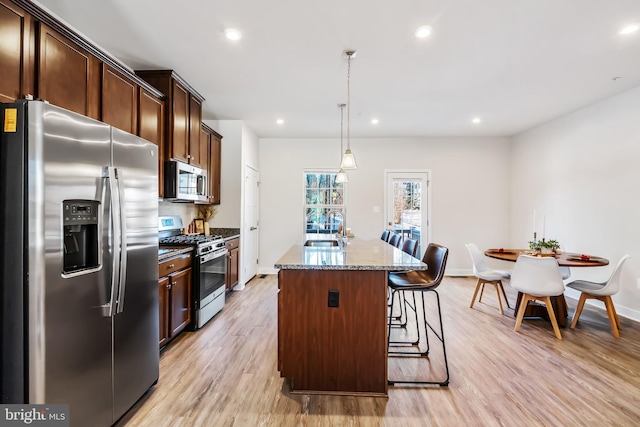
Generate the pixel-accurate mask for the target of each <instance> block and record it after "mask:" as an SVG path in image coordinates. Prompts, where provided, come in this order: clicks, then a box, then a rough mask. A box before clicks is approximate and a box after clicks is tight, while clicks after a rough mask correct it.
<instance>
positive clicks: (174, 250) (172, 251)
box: [158, 246, 193, 261]
mask: <svg viewBox="0 0 640 427" xmlns="http://www.w3.org/2000/svg"><path fill="white" fill-rule="evenodd" d="M165 250H168V251H169V252H166V253H162V254H161V253H158V261H164V260H165V259H168V258H171V257H173V256H176V255H180V254H186V253H189V252H192V251H193V247H191V246H187V247H185V246H160V250H159V252H160V251H165Z"/></svg>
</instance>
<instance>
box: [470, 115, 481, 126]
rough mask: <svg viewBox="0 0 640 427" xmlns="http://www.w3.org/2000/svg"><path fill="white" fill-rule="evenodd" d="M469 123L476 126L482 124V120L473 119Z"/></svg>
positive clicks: (478, 118)
mask: <svg viewBox="0 0 640 427" xmlns="http://www.w3.org/2000/svg"><path fill="white" fill-rule="evenodd" d="M471 123H473V124H475V125H477V124H478V123H482V119H481V118H480V117H474V118H473V119H471Z"/></svg>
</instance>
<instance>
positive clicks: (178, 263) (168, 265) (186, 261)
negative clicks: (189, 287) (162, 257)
mask: <svg viewBox="0 0 640 427" xmlns="http://www.w3.org/2000/svg"><path fill="white" fill-rule="evenodd" d="M187 267H191V254H182V255H180V256H177V257H174V258H170V259H168V260H166V261H162V262H161V263H160V266H159V269H158V277H163V276H167V275H169V274H171V273H173V272H174V271H180V270H182V269H185V268H187Z"/></svg>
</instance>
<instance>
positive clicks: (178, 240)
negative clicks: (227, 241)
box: [160, 234, 223, 246]
mask: <svg viewBox="0 0 640 427" xmlns="http://www.w3.org/2000/svg"><path fill="white" fill-rule="evenodd" d="M219 240H223V239H222V236H205V235H204V234H193V235H182V234H181V235H178V236H169V237H163V238H161V239H160V244H161V245H179V246H183V245H187V246H190V245H199V244H201V243H209V242H216V241H219Z"/></svg>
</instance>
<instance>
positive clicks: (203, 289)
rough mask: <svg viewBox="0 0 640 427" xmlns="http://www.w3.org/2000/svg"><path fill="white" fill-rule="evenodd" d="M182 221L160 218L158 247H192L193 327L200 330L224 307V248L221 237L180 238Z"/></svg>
mask: <svg viewBox="0 0 640 427" xmlns="http://www.w3.org/2000/svg"><path fill="white" fill-rule="evenodd" d="M183 228H184V227H183V224H182V218H180V217H179V216H161V217H160V218H159V223H158V229H159V233H158V235H159V237H160V246H161V247H162V246H193V247H195V254H196V255H195V258H194V262H193V292H192V295H193V302H192V308H193V311H194V313H195V316H194V322H193V327H194V328H195V329H199V328H201V327H203V326H204V325H205V324H206V323H207V322H208V321H209V320H211V318H212V317H213V316H215V315H216V314H217V313H218V312H219V311H220V310H222V307H224V292H225V288H226V286H225V276H226V272H227V259H226V255H227V252H228V251H227V249H226V247H225V244H224V239H223V238H222V236H205V235H202V234H197V235H182V234H181V233H182V230H183Z"/></svg>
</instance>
